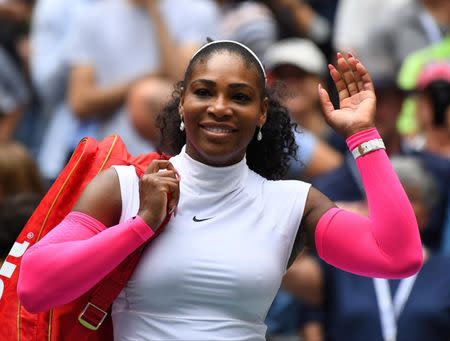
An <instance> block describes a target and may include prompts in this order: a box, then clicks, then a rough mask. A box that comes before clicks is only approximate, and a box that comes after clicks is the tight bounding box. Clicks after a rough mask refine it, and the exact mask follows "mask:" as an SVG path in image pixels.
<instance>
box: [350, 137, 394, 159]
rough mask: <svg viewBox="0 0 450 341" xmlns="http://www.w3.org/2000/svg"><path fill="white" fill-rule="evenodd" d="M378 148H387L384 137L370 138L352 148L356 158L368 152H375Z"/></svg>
mask: <svg viewBox="0 0 450 341" xmlns="http://www.w3.org/2000/svg"><path fill="white" fill-rule="evenodd" d="M378 149H386V147H385V146H384V142H383V140H382V139H374V140H369V141H367V142H363V143H361V144H360V145H359V146H358V147H356V148H355V149H353V150H352V154H353V157H354V158H355V159H356V158H358V157H360V156H363V155H365V154H367V153H370V152H373V151H375V150H378Z"/></svg>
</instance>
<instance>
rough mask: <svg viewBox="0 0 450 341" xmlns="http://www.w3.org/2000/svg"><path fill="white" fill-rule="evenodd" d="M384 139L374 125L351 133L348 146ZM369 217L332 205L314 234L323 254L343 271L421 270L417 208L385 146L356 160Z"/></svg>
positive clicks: (400, 273) (389, 273) (388, 273)
mask: <svg viewBox="0 0 450 341" xmlns="http://www.w3.org/2000/svg"><path fill="white" fill-rule="evenodd" d="M375 138H380V136H379V134H378V132H377V131H376V130H375V129H369V130H366V131H362V132H359V133H357V134H354V135H352V136H350V137H349V138H348V139H347V144H348V146H349V148H350V150H353V149H354V148H355V147H356V146H358V145H359V144H361V143H362V142H365V141H368V140H371V139H375ZM356 164H357V166H358V169H359V172H360V174H361V178H362V181H363V185H364V189H365V191H366V196H367V203H368V207H369V217H368V218H367V217H363V216H360V215H358V214H355V213H351V212H347V211H345V210H342V209H338V208H332V209H330V210H328V211H327V212H325V214H324V215H323V216H322V217H321V218H320V219H319V222H318V224H317V227H316V232H315V241H316V248H317V252H318V254H319V256H320V257H321V258H322V259H324V260H325V261H326V262H327V263H330V264H332V265H334V266H336V267H338V268H340V269H343V270H346V271H349V272H352V273H356V274H359V275H364V276H370V277H384V278H402V277H406V276H409V275H412V274H414V273H416V272H417V271H419V269H420V267H421V265H422V258H423V256H422V245H421V240H420V236H419V230H418V227H417V222H416V218H415V215H414V211H413V209H412V207H411V204H410V203H409V200H408V198H407V196H406V193H405V191H404V190H403V187H402V185H401V183H400V181H399V180H398V177H397V175H396V174H395V172H394V170H393V169H392V166H391V164H390V162H389V159H388V157H387V154H386V152H385V150H384V149H379V150H376V151H374V152H371V153H368V154H366V155H363V156H360V157H358V158H357V159H356Z"/></svg>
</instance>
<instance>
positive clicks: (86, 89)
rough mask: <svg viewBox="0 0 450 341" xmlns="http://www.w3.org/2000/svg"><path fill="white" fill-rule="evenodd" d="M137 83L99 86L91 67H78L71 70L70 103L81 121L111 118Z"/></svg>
mask: <svg viewBox="0 0 450 341" xmlns="http://www.w3.org/2000/svg"><path fill="white" fill-rule="evenodd" d="M135 83H136V81H131V82H128V83H122V84H116V85H111V86H107V87H102V86H100V85H98V83H97V81H96V78H95V71H94V68H93V67H92V66H89V65H76V66H73V67H72V68H71V70H70V75H69V89H68V101H69V106H70V108H71V109H72V111H73V112H74V113H75V115H76V116H77V117H78V118H80V119H87V118H92V117H93V116H94V115H95V116H98V115H100V116H109V115H111V113H113V112H114V111H115V110H116V109H118V108H119V107H120V106H121V105H122V104H123V103H124V101H125V98H126V96H127V94H128V92H129V91H130V89H131V88H132V86H133V85H134V84H135Z"/></svg>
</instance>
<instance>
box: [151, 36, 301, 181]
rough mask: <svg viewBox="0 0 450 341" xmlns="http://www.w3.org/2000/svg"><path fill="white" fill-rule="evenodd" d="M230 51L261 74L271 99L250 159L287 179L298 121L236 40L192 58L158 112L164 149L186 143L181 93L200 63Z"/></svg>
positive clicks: (273, 176) (263, 171)
mask: <svg viewBox="0 0 450 341" xmlns="http://www.w3.org/2000/svg"><path fill="white" fill-rule="evenodd" d="M223 52H228V53H232V54H235V55H237V56H239V57H241V58H242V60H243V61H244V62H245V63H247V64H248V65H249V66H250V67H252V68H253V69H254V70H255V71H256V72H257V73H258V79H259V84H258V86H259V88H260V89H259V90H260V92H261V95H262V96H261V98H265V97H266V98H268V100H269V106H268V110H267V119H266V123H265V124H264V126H263V127H262V129H261V132H262V135H263V139H262V140H261V141H257V139H256V135H257V131H258V130H256V131H255V135H254V136H253V139H252V140H251V141H250V143H249V145H248V147H247V152H246V159H247V164H248V166H249V168H250V169H251V170H253V171H254V172H256V173H258V174H259V175H261V176H263V177H265V178H266V179H269V180H277V179H281V178H283V176H284V175H285V174H286V172H287V169H288V164H289V162H290V161H291V159H293V158H295V157H296V153H297V144H296V143H295V138H294V134H293V127H294V125H295V124H294V123H291V120H290V117H289V112H288V110H287V108H286V107H284V106H282V105H281V104H280V102H279V100H278V99H277V98H276V96H275V94H273V93H271V92H269V90H268V89H267V87H266V82H265V74H264V72H263V70H262V68H261V66H260V64H259V62H258V60H256V58H255V56H254V55H253V54H252V53H251V52H249V51H247V49H246V48H245V47H243V46H241V45H239V44H236V43H232V42H215V43H214V44H210V45H208V44H207V45H206V47H203V48H201V49H200V50H199V51H198V52H197V54H195V56H194V57H193V58H192V59H191V61H190V63H189V65H188V67H187V69H186V72H185V77H184V80H183V81H180V82H178V83H177V85H176V86H175V89H174V91H173V93H172V98H171V100H170V101H169V102H168V103H167V104H166V105H165V107H164V108H163V109H162V111H161V113H160V114H159V115H158V117H157V120H156V123H157V125H158V127H159V128H160V130H161V146H162V149H163V150H164V151H165V152H167V153H169V154H173V155H174V154H178V153H179V152H180V151H181V148H182V147H183V146H184V145H185V143H186V133H185V131H181V130H180V129H179V127H180V123H181V118H180V114H179V111H178V108H179V105H180V96H181V94H182V92H183V89H185V88H186V85H187V84H188V81H189V79H190V77H191V75H192V71H193V69H194V67H195V65H197V63H203V62H205V61H206V60H207V59H208V57H209V56H211V55H212V54H217V53H223Z"/></svg>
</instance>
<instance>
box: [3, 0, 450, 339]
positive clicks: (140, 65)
mask: <svg viewBox="0 0 450 341" xmlns="http://www.w3.org/2000/svg"><path fill="white" fill-rule="evenodd" d="M207 38H211V39H213V40H216V39H233V40H237V41H239V42H242V43H244V44H246V45H247V46H249V47H250V48H251V49H252V50H253V51H255V53H256V54H257V55H258V56H259V57H260V58H261V60H262V62H263V64H264V66H265V68H266V69H267V74H268V86H269V87H270V88H271V89H272V90H273V91H274V93H276V94H277V95H279V96H280V98H281V99H282V101H283V103H284V104H285V105H286V106H287V107H288V108H289V110H290V114H291V118H292V121H293V122H295V123H297V128H296V129H295V131H294V133H295V137H296V141H297V143H298V145H299V148H298V156H297V158H296V159H292V162H291V165H290V169H289V172H288V175H287V178H291V179H299V180H304V181H308V182H311V183H312V184H313V185H314V186H315V187H317V188H318V189H319V190H321V191H322V192H323V193H325V194H326V195H328V196H329V197H330V198H331V199H332V200H334V201H336V202H338V203H339V204H340V205H341V206H342V207H345V208H347V209H350V210H355V211H358V212H362V213H364V214H367V208H366V204H365V193H364V190H363V187H362V185H361V180H360V178H359V175H358V172H357V169H356V165H355V162H354V159H353V157H352V155H351V154H350V153H349V152H348V150H347V147H346V143H345V140H344V139H343V138H342V137H341V136H340V135H337V134H336V133H335V132H334V131H333V130H332V129H331V128H330V127H329V126H328V125H327V123H326V122H325V120H324V119H323V116H322V113H321V110H322V109H321V107H320V105H319V98H318V92H317V86H318V84H319V83H321V84H322V86H323V87H327V86H329V85H330V84H331V82H330V79H329V75H328V63H332V62H333V61H334V60H335V58H336V53H337V52H342V53H343V54H344V55H347V53H351V54H352V55H354V56H356V57H357V58H358V59H359V60H361V61H362V62H363V64H364V65H365V66H366V67H367V69H368V70H369V72H370V74H371V76H372V78H373V81H374V84H375V88H376V93H377V116H376V119H377V128H378V130H379V132H380V134H381V135H382V137H383V139H384V142H385V144H386V148H387V152H388V154H389V156H390V157H391V159H392V163H393V167H394V169H395V170H396V172H397V174H398V175H399V178H400V180H401V182H402V184H403V185H404V187H405V189H406V191H407V193H408V195H409V198H410V200H411V203H412V205H413V208H414V210H415V212H416V216H417V220H418V224H419V227H420V229H421V235H422V238H423V242H424V254H425V259H426V261H425V264H424V266H423V268H422V270H421V271H420V272H419V274H418V275H417V276H416V277H414V278H412V279H410V280H409V282H408V283H410V284H411V285H409V286H408V284H407V282H405V281H394V280H389V281H386V282H380V281H377V280H373V279H370V278H363V277H359V276H356V275H350V274H348V273H345V272H343V271H340V270H337V269H335V268H332V267H329V266H328V265H327V264H324V263H323V262H321V261H320V260H319V259H318V258H317V257H316V255H315V254H314V250H304V252H303V253H302V255H301V256H300V257H298V259H297V260H296V261H295V262H294V264H293V265H292V266H291V267H290V268H289V270H288V271H287V273H286V275H285V279H284V281H283V285H282V288H281V290H280V292H279V294H278V295H277V297H276V299H275V301H274V303H273V305H272V307H271V309H270V311H269V313H268V318H267V321H266V322H267V324H268V339H269V340H279V341H281V340H291V341H298V340H303V341H321V340H323V341H324V340H332V341H334V340H347V341H351V340H374V341H376V340H377V341H378V340H379V341H381V340H384V341H387V337H388V336H387V335H390V334H389V333H388V332H387V331H388V330H390V329H389V328H391V329H392V328H394V327H395V328H394V329H395V334H396V340H408V341H411V340H443V341H444V340H447V341H448V340H450V274H449V271H448V269H449V266H450V200H449V197H450V1H449V0H385V1H383V2H380V1H376V0H364V1H361V0H271V1H269V0H266V1H265V0H260V1H256V0H255V1H250V0H248V1H237V0H236V1H233V0H222V1H219V0H216V1H214V0H0V242H1V244H0V251H1V252H2V254H1V256H0V259H4V258H5V257H6V254H7V253H8V251H9V249H10V247H11V245H12V243H13V241H14V239H15V237H16V236H17V234H18V232H19V231H20V229H21V228H22V227H23V225H24V223H25V221H26V220H27V218H28V217H29V215H30V214H31V213H32V212H33V210H34V208H35V207H36V205H37V204H38V203H39V200H40V198H42V195H43V193H45V191H46V189H47V188H48V187H49V186H50V185H51V184H52V182H53V181H54V180H55V178H56V177H57V176H58V174H59V172H60V171H61V169H62V168H63V167H64V165H65V164H66V162H67V160H68V158H69V157H70V155H71V153H72V151H73V150H74V148H75V147H76V145H77V143H78V141H79V140H80V139H81V138H82V137H84V136H92V137H94V138H97V139H101V138H103V137H105V136H107V135H110V134H113V133H116V134H119V135H120V136H121V137H122V139H123V140H124V142H125V143H126V145H127V148H128V149H129V151H130V152H131V153H132V154H140V153H147V152H150V151H160V152H166V153H169V154H170V150H168V149H167V147H166V146H164V145H161V144H160V143H159V129H158V128H157V126H156V116H157V114H158V112H159V111H160V109H161V108H162V106H163V105H164V103H165V102H166V101H167V100H168V99H169V98H170V96H171V93H172V90H173V88H174V84H175V83H176V82H177V81H179V80H181V78H182V77H183V72H184V68H185V66H186V65H187V63H188V61H189V59H190V57H191V56H192V54H193V52H194V51H196V49H197V48H199V47H200V46H201V45H202V44H204V43H205V42H206V40H207ZM330 91H331V93H332V96H334V98H333V100H334V101H335V100H336V94H335V93H334V92H333V89H330ZM386 190H389V189H386ZM392 228H395V226H393V227H392ZM349 238H351V236H349ZM355 242H357V241H355ZM267 251H268V252H270V250H267ZM380 283H381V284H380ZM380 288H385V289H386V288H387V289H386V290H387V291H383V290H381V289H380ZM405 288H406V289H405ZM405 293H406V294H405ZM391 296H392V297H393V298H392V297H391ZM386 297H389V299H387V298H386ZM386 300H387V301H388V302H391V306H392V307H391V308H392V309H390V310H395V314H393V313H392V311H390V310H389V309H387V308H386V307H385V305H383V302H386ZM402 302H403V303H402ZM397 305H399V307H397ZM397 308H398V309H397ZM391 313H392V314H391ZM391 315H392V316H391ZM394 315H395V316H394ZM386 321H387V322H386ZM389 321H390V322H389ZM392 325H393V326H394V327H393V326H392Z"/></svg>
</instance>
